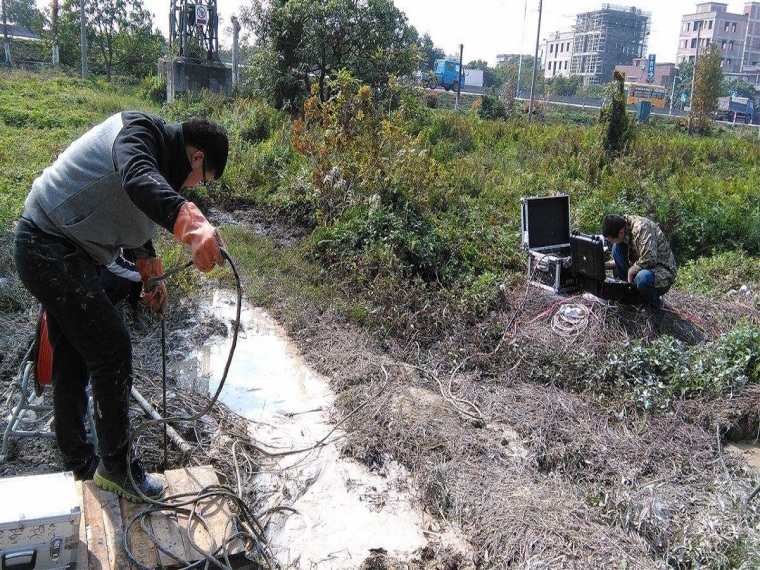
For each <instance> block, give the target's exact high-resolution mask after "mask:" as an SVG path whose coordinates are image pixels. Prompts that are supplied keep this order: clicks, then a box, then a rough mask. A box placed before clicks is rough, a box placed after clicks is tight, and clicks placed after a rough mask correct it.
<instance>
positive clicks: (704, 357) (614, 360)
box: [597, 326, 760, 411]
mask: <svg viewBox="0 0 760 570" xmlns="http://www.w3.org/2000/svg"><path fill="white" fill-rule="evenodd" d="M759 375H760V330H759V329H757V328H753V327H748V326H744V327H739V328H737V329H735V330H733V331H731V332H729V333H727V334H724V335H721V336H720V337H719V338H718V339H717V340H715V341H713V342H710V343H704V344H700V345H696V346H693V347H689V346H686V345H684V344H683V343H682V342H680V341H678V340H675V339H673V338H671V337H667V336H664V337H660V338H658V339H656V340H654V341H653V342H652V343H651V344H649V345H646V344H644V343H643V342H641V341H635V342H633V343H631V344H628V345H622V346H621V347H620V348H619V349H618V351H617V352H616V353H613V354H611V355H610V357H609V358H608V360H607V361H606V362H605V363H604V364H603V365H602V366H601V367H600V368H599V371H598V372H597V380H598V381H599V382H600V384H601V385H602V386H607V387H608V389H611V386H614V387H615V388H616V389H619V390H621V391H622V393H624V394H627V398H628V401H629V403H631V404H632V405H633V406H635V407H636V408H638V409H640V410H643V411H655V410H668V409H671V408H672V406H673V404H674V401H675V400H681V399H685V398H693V397H696V396H710V397H718V396H720V395H724V394H729V393H732V392H735V391H738V390H740V389H741V388H742V387H744V386H745V385H746V384H749V383H753V384H754V383H757V382H758V380H760V378H759Z"/></svg>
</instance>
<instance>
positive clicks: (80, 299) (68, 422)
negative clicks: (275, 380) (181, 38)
mask: <svg viewBox="0 0 760 570" xmlns="http://www.w3.org/2000/svg"><path fill="white" fill-rule="evenodd" d="M228 149H229V143H228V138H227V133H226V131H225V130H224V128H223V127H222V126H221V125H220V124H218V123H215V122H213V121H208V120H206V119H193V120H190V121H187V122H184V123H169V124H168V123H166V122H165V121H164V120H162V119H160V118H158V117H155V116H152V115H148V114H146V113H141V112H137V111H125V112H122V113H118V114H116V115H113V116H112V117H110V118H108V119H106V120H105V121H104V122H103V123H101V124H99V125H97V126H95V127H93V128H92V129H91V130H90V131H88V132H86V133H85V134H84V135H82V136H81V137H80V138H79V139H77V140H76V141H74V142H73V143H72V144H71V145H70V146H69V147H68V148H67V149H66V150H65V151H64V152H63V153H61V155H60V156H59V157H58V158H57V159H56V161H55V162H54V163H53V165H52V166H50V167H48V168H46V169H45V170H44V171H43V172H42V174H41V175H40V176H39V177H38V178H37V179H36V180H34V182H33V183H32V188H31V191H30V192H29V195H28V196H27V198H26V202H25V204H24V212H23V214H22V215H21V219H20V220H19V222H18V225H17V227H16V239H15V247H14V259H15V262H16V268H17V271H18V274H19V277H20V279H21V281H22V282H23V284H24V285H25V286H26V288H27V289H28V290H29V292H30V293H31V294H32V295H33V296H34V297H36V298H37V300H38V301H39V302H40V303H41V304H42V307H43V309H44V310H45V312H46V314H47V322H48V336H49V338H50V344H51V346H52V349H53V363H52V384H53V414H54V427H55V433H56V440H57V442H58V447H59V448H60V450H61V453H62V455H63V460H64V465H65V467H66V469H68V470H71V471H73V472H74V475H75V477H76V478H78V479H89V478H92V479H93V480H94V482H95V484H96V485H98V486H99V487H101V488H103V489H106V490H109V491H112V492H115V493H117V494H118V495H120V496H122V497H125V498H127V499H129V500H132V501H140V500H141V495H144V496H147V497H148V498H151V499H153V498H157V497H159V496H161V494H162V493H163V487H162V485H161V484H160V483H159V482H158V481H157V480H156V479H155V478H154V477H151V476H150V475H148V474H147V473H146V472H145V469H144V468H143V466H142V464H141V463H140V461H139V459H137V458H136V457H133V456H132V454H130V452H129V449H130V430H129V417H128V413H129V398H130V390H131V387H132V344H131V340H130V337H129V330H128V329H127V327H126V325H125V324H124V322H123V321H122V319H121V317H120V315H119V313H118V312H117V310H116V309H115V308H114V306H113V304H112V303H111V301H109V299H108V297H107V295H106V292H105V291H104V289H103V287H102V286H101V282H100V280H99V274H100V273H101V269H102V268H103V267H104V266H107V265H109V264H110V263H112V262H113V261H114V260H115V259H117V257H118V256H119V253H120V251H121V250H122V248H124V249H130V250H134V251H139V252H142V253H140V254H138V255H141V257H139V258H138V259H136V265H137V269H138V270H139V273H140V277H141V279H142V282H143V292H142V297H143V299H144V301H145V302H146V303H147V304H148V306H149V307H150V308H151V309H153V310H154V311H157V312H162V311H163V310H165V308H166V306H167V303H168V294H167V291H166V286H165V285H164V283H163V282H162V281H161V282H159V283H158V284H157V285H151V283H150V282H149V280H150V279H151V278H152V277H157V276H160V275H162V274H163V269H162V264H161V260H160V259H158V258H156V256H155V249H154V248H153V245H152V243H151V239H152V238H153V235H154V234H155V232H156V230H157V229H158V227H159V226H162V227H163V228H165V229H167V230H168V231H169V232H171V233H173V234H174V236H175V237H176V238H177V239H178V240H179V241H180V242H182V243H184V244H186V245H189V246H190V248H191V250H192V256H193V262H194V264H195V267H197V268H198V269H199V270H200V271H204V272H205V271H210V270H211V269H213V267H214V266H215V265H216V264H218V263H222V262H223V256H222V254H221V252H220V247H223V246H224V242H223V241H222V238H221V236H220V235H219V232H218V230H217V229H216V228H215V227H214V226H212V225H211V224H210V223H209V222H208V221H207V220H206V218H205V217H204V216H203V214H202V213H201V211H200V210H199V209H198V208H197V207H196V205H195V204H193V203H192V202H189V201H187V200H186V199H185V198H184V197H183V196H182V195H181V193H180V190H181V189H182V188H183V187H194V186H197V185H198V184H205V183H206V182H207V181H209V180H211V179H213V178H219V177H221V176H222V173H223V172H224V167H225V165H226V164H227V154H228ZM88 380H89V383H90V385H91V388H92V397H93V402H94V416H95V430H96V432H97V437H98V449H97V450H96V449H95V447H94V446H93V444H92V443H90V442H88V441H87V438H86V431H85V419H86V413H87V393H86V387H87V384H88ZM98 453H99V455H98ZM130 472H131V473H132V476H133V479H134V482H135V484H134V485H133V484H132V481H131V480H130V476H129V473H130ZM135 487H136V488H135Z"/></svg>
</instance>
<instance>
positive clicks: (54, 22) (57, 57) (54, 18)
mask: <svg viewBox="0 0 760 570" xmlns="http://www.w3.org/2000/svg"><path fill="white" fill-rule="evenodd" d="M58 8H59V7H58V0H53V2H52V3H51V5H50V28H51V31H52V32H53V53H52V61H53V65H58V64H59V63H60V61H61V50H60V47H59V46H58Z"/></svg>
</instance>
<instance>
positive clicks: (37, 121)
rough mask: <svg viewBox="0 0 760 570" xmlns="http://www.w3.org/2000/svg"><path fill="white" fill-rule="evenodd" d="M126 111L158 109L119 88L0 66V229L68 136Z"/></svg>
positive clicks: (15, 214) (16, 213) (16, 211)
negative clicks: (2, 68) (0, 67)
mask: <svg viewBox="0 0 760 570" xmlns="http://www.w3.org/2000/svg"><path fill="white" fill-rule="evenodd" d="M127 109H142V110H146V111H153V112H156V111H158V109H157V108H156V107H155V105H153V104H150V103H148V102H146V101H144V100H142V99H140V98H138V97H137V96H136V95H135V94H133V93H131V92H129V91H126V90H125V88H124V87H118V88H116V87H113V86H111V85H109V84H107V83H103V82H100V81H82V80H81V79H75V78H71V77H65V76H63V75H57V74H44V75H40V74H34V73H30V72H22V71H11V70H7V69H5V70H0V165H2V168H0V228H4V229H9V228H10V227H12V225H13V224H14V223H15V221H16V219H17V218H18V216H19V215H20V214H21V211H22V209H23V202H24V198H25V197H26V194H27V193H28V191H29V188H30V187H31V184H32V181H33V180H34V178H35V177H36V176H37V175H39V174H40V173H41V172H42V170H43V169H44V168H45V167H47V166H49V165H50V164H51V163H52V162H53V161H54V160H55V157H56V156H57V155H58V154H59V153H60V152H61V151H62V150H64V149H65V148H66V147H67V146H68V144H69V143H70V142H71V141H72V140H74V139H75V138H76V137H77V136H78V135H80V134H82V133H83V132H84V131H86V130H87V129H88V128H89V127H91V126H92V125H94V124H96V123H97V122H99V121H101V120H103V119H104V118H106V117H107V116H109V115H111V114H113V113H115V112H118V111H122V110H127Z"/></svg>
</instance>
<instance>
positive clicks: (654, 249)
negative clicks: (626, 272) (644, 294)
mask: <svg viewBox="0 0 760 570" xmlns="http://www.w3.org/2000/svg"><path fill="white" fill-rule="evenodd" d="M624 217H625V221H626V223H625V242H626V243H627V244H628V263H629V265H630V266H631V267H634V268H635V270H636V272H637V273H638V272H639V271H641V270H642V269H650V270H652V271H653V272H654V286H655V287H657V288H660V287H670V286H671V285H672V284H673V282H674V281H675V280H676V273H677V269H676V259H675V257H673V252H672V251H671V250H670V244H669V243H668V240H667V238H666V237H665V234H664V233H662V230H661V229H660V227H659V226H658V225H657V224H655V223H654V222H653V221H652V220H649V219H647V218H643V217H641V216H624Z"/></svg>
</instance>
